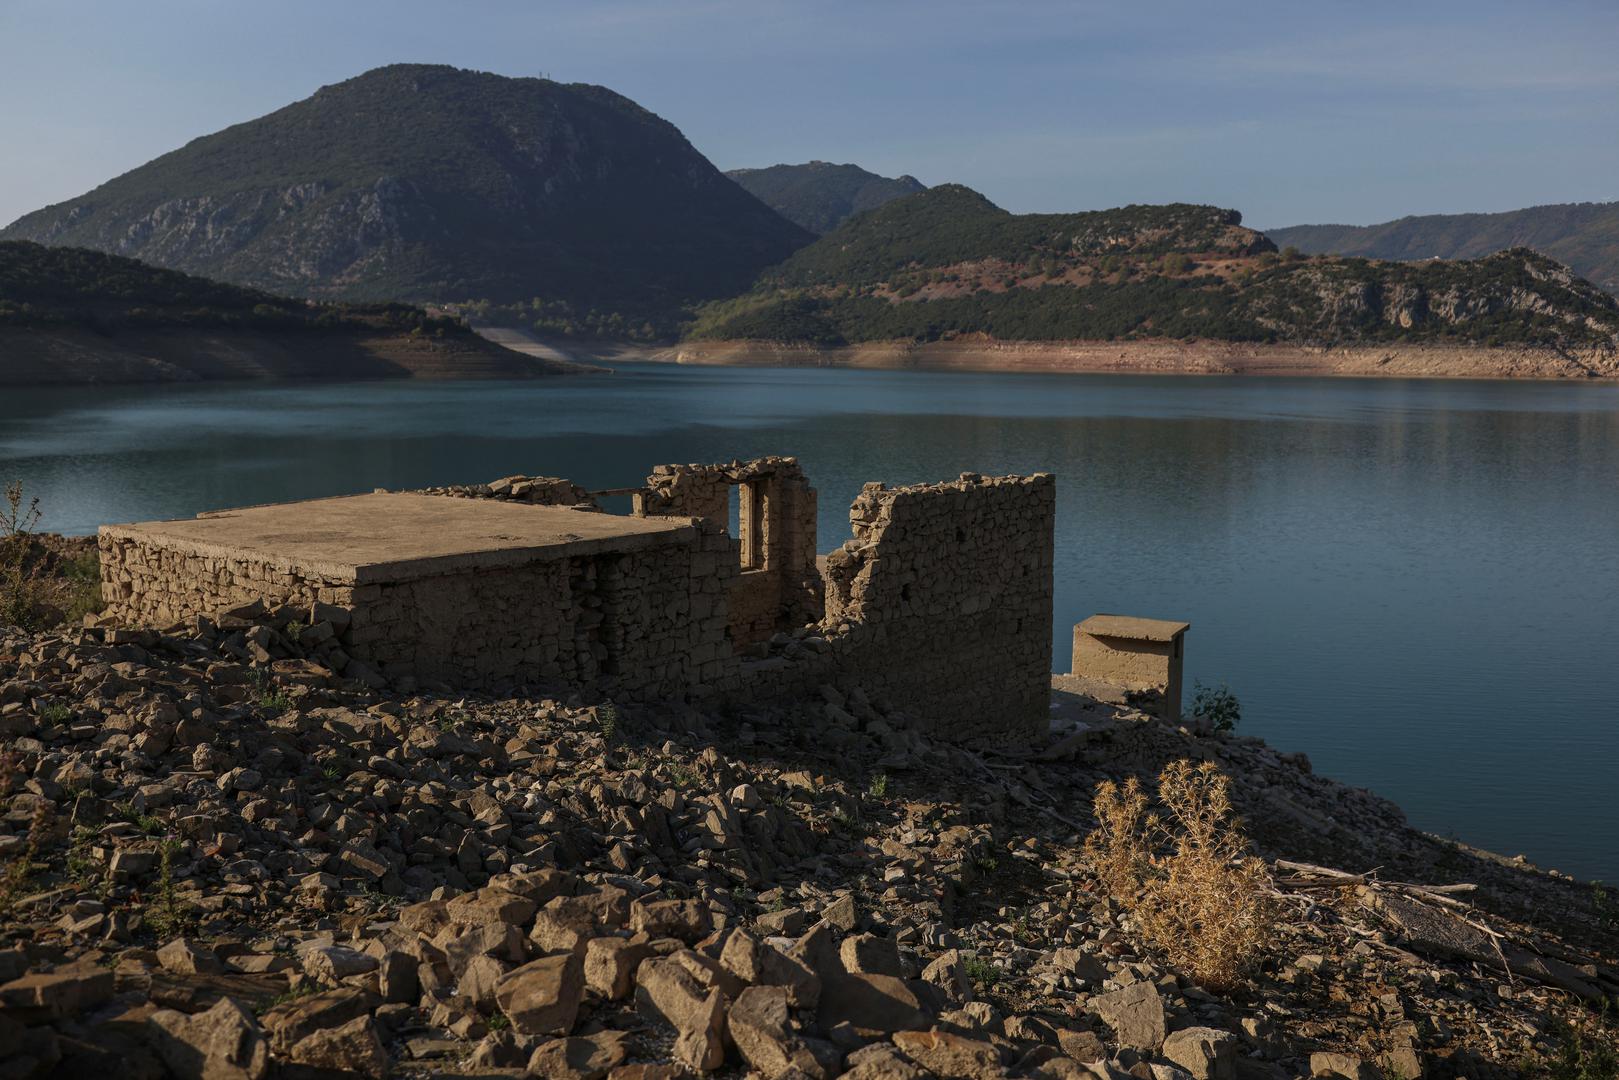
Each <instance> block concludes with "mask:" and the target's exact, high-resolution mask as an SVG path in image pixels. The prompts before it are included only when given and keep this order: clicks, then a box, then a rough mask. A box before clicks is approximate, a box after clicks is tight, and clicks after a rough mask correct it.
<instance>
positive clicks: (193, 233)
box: [0, 64, 809, 310]
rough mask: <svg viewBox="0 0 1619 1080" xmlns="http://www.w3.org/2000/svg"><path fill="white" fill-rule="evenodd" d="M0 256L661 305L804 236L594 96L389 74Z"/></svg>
mask: <svg viewBox="0 0 1619 1080" xmlns="http://www.w3.org/2000/svg"><path fill="white" fill-rule="evenodd" d="M0 238H5V239H27V240H35V241H38V242H41V243H47V244H52V245H77V246H81V247H89V248H94V249H96V250H101V251H107V252H112V253H116V254H121V255H128V256H133V257H136V258H140V259H142V260H144V261H147V262H150V263H153V264H155V265H159V266H165V267H171V268H175V269H181V270H186V271H189V272H193V273H199V274H205V275H208V276H210V277H214V278H218V279H220V280H223V281H230V282H234V283H238V284H245V285H250V286H254V287H259V288H267V289H273V290H275V291H278V292H282V293H290V294H294V295H302V296H316V297H325V298H341V299H350V300H401V299H403V300H464V299H480V298H481V299H488V300H492V301H495V302H507V301H511V300H515V299H527V298H532V297H537V296H538V297H545V298H548V299H551V300H556V301H561V302H567V303H570V304H576V305H582V306H585V307H589V306H592V305H594V306H598V307H612V306H614V305H618V306H619V307H621V308H629V307H634V308H637V309H641V310H651V309H657V308H659V307H661V306H667V305H671V304H676V303H679V302H682V301H688V300H691V299H694V298H703V297H712V296H719V295H725V294H727V293H729V292H733V291H735V290H736V289H739V288H741V287H743V286H745V285H746V283H747V282H748V281H749V280H751V279H752V277H753V276H754V275H755V274H756V273H758V271H759V270H760V269H762V268H763V267H764V266H767V265H769V264H770V263H773V262H776V261H779V260H780V259H781V258H783V257H785V256H786V255H787V254H788V253H790V252H791V251H792V250H793V249H794V248H795V247H797V246H800V245H801V244H803V243H804V242H806V241H807V240H808V239H809V236H808V234H807V233H805V232H803V231H802V230H800V229H799V228H798V227H797V226H795V225H793V224H791V223H790V222H788V221H786V220H784V219H783V218H781V217H780V216H779V215H777V214H776V213H775V212H774V211H772V210H770V209H769V208H768V207H766V206H764V205H763V204H762V203H760V202H759V201H758V200H756V199H754V198H753V197H752V196H751V195H748V194H747V193H746V192H744V191H742V190H741V189H740V188H738V187H737V186H736V185H735V184H733V183H732V182H730V181H729V180H727V179H726V178H725V177H724V176H723V175H722V174H721V173H720V172H719V171H718V170H717V169H715V168H714V167H713V166H712V165H711V164H709V162H708V161H707V160H706V159H705V158H704V157H703V156H702V155H701V154H699V153H698V152H697V151H696V150H695V149H693V148H692V147H691V145H690V144H689V143H688V142H687V141H686V140H685V138H684V137H683V136H681V134H680V132H679V131H678V130H676V129H675V127H674V126H673V125H671V124H669V123H668V122H667V121H665V120H663V119H661V118H659V117H657V116H655V115H653V114H652V113H650V112H648V111H646V110H645V109H642V108H641V107H640V106H638V105H636V104H635V103H634V102H632V101H630V100H629V99H627V98H625V97H622V96H621V95H618V94H615V93H613V92H612V91H611V90H607V89H605V88H603V87H599V86H590V85H585V84H562V83H556V82H551V81H549V80H545V79H532V78H529V79H512V78H505V77H502V76H498V75H491V74H486V73H481V72H473V71H462V70H457V69H455V68H451V67H444V66H433V65H417V64H401V65H395V66H392V67H385V68H379V69H376V70H374V71H370V72H367V73H366V74H364V75H360V76H358V77H356V78H353V79H349V80H347V81H345V82H342V83H338V84H336V85H334V86H327V87H323V88H321V89H320V90H319V91H317V92H316V93H315V94H313V95H312V96H310V97H309V98H306V99H305V100H303V101H300V102H296V103H294V104H292V105H289V106H287V107H286V108H283V109H280V110H278V111H276V112H274V113H271V114H269V115H267V116H264V117H260V118H258V119H256V120H251V121H248V122H246V123H243V124H238V125H235V126H233V127H230V128H227V129H225V130H223V131H220V132H217V133H215V134H213V135H208V136H204V137H203V138H200V139H197V140H194V141H193V142H191V143H189V144H187V145H186V146H184V147H182V148H180V149H178V150H175V151H173V152H171V153H169V154H166V155H164V156H162V157H160V158H157V159H156V160H154V161H152V162H150V163H148V164H147V165H144V166H142V167H140V168H138V169H135V170H133V171H131V172H129V173H126V174H124V175H123V176H120V177H117V178H115V179H113V180H110V181H108V182H107V183H105V184H103V185H102V186H100V187H98V188H96V189H95V190H94V191H91V192H88V193H86V194H85V195H84V196H81V197H80V198H77V199H73V200H70V201H68V202H65V203H61V204H58V205H56V206H50V207H46V208H44V209H42V210H39V211H36V212H35V213H32V214H29V215H26V216H24V217H23V218H21V219H19V220H18V221H16V222H14V223H12V224H11V225H10V226H9V227H7V228H6V229H5V230H4V231H3V232H0Z"/></svg>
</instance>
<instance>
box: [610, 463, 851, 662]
mask: <svg viewBox="0 0 1619 1080" xmlns="http://www.w3.org/2000/svg"><path fill="white" fill-rule="evenodd" d="M732 498H735V499H736V500H737V506H738V514H737V518H738V534H739V535H738V536H737V538H736V539H734V540H731V541H730V543H731V553H732V559H733V561H734V562H735V563H736V565H737V566H738V567H739V568H740V569H741V570H742V572H741V573H740V574H739V575H738V576H737V577H736V579H735V580H734V581H733V582H732V583H731V586H730V589H729V595H728V603H727V608H728V610H729V611H730V615H731V621H730V631H731V641H732V644H733V645H734V646H735V647H736V648H737V649H744V648H746V647H747V646H748V645H750V644H753V643H756V642H760V641H763V640H765V639H766V638H769V637H770V636H771V635H772V634H774V633H776V632H777V631H779V630H784V629H788V628H791V627H796V626H805V625H807V624H810V623H814V622H816V621H818V620H819V619H820V617H821V611H822V592H821V578H820V572H819V571H818V570H817V568H816V565H815V514H816V496H815V489H814V488H812V487H810V486H809V481H808V480H807V479H806V478H805V476H804V472H803V470H802V469H801V468H800V467H799V465H798V460H797V459H796V458H790V457H766V458H757V459H755V460H753V461H746V462H740V461H733V462H731V463H730V464H729V465H659V466H658V467H657V468H656V469H654V470H653V472H652V475H651V476H649V477H647V482H646V488H645V490H644V491H642V492H641V493H640V494H639V495H637V496H636V498H635V509H634V512H635V514H636V515H637V516H639V517H655V516H664V515H673V516H676V517H693V518H705V519H708V520H712V521H717V522H718V523H719V525H720V527H721V528H722V529H726V528H729V524H730V505H731V502H730V500H731V499H732Z"/></svg>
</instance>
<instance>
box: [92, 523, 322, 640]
mask: <svg viewBox="0 0 1619 1080" xmlns="http://www.w3.org/2000/svg"><path fill="white" fill-rule="evenodd" d="M98 543H99V545H100V548H101V598H102V600H103V601H105V603H106V607H105V609H104V614H105V615H106V616H107V617H108V618H110V619H113V620H115V621H118V622H123V623H130V624H137V625H143V626H170V625H173V624H174V623H177V622H181V621H183V620H185V619H189V618H192V617H195V616H213V615H217V614H219V613H220V612H222V611H227V610H229V609H231V608H234V607H240V606H241V605H243V604H250V603H252V602H253V601H254V600H264V601H266V602H267V603H292V602H302V603H313V602H315V601H319V602H321V603H324V604H333V605H335V606H337V607H343V608H347V607H349V606H351V604H352V603H353V584H354V583H353V581H352V579H348V578H345V577H343V576H340V575H331V576H323V575H322V574H321V573H320V572H319V571H318V570H315V569H312V568H310V567H307V566H294V565H292V564H290V563H286V562H278V561H275V560H270V559H252V558H243V557H241V556H240V555H231V554H226V553H224V552H217V553H215V552H208V551H188V550H185V549H182V548H177V547H172V546H167V545H162V544H153V543H149V542H146V541H143V540H140V539H137V538H134V537H131V536H127V535H123V534H121V533H120V532H119V531H118V530H116V529H103V530H102V531H101V535H100V538H99V541H98Z"/></svg>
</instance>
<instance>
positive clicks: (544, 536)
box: [101, 492, 695, 585]
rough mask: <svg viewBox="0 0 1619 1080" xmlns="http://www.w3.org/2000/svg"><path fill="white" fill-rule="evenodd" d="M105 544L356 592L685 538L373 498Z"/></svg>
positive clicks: (177, 527)
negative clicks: (302, 574) (230, 563)
mask: <svg viewBox="0 0 1619 1080" xmlns="http://www.w3.org/2000/svg"><path fill="white" fill-rule="evenodd" d="M101 532H102V533H103V534H104V535H108V536H112V537H115V538H127V539H133V540H137V541H140V542H143V543H148V544H155V545H158V546H162V547H167V548H171V549H174V550H178V551H184V552H186V553H188V554H194V555H202V556H209V557H216V558H227V559H251V560H254V561H257V562H264V563H267V564H269V565H271V566H276V567H279V568H281V569H286V570H300V571H307V572H312V573H315V574H319V575H320V576H322V577H325V578H329V579H331V580H334V581H339V582H352V583H353V584H355V585H367V584H378V583H384V582H393V581H409V580H414V579H416V578H422V577H434V576H437V575H440V574H453V573H459V572H463V571H468V570H479V569H484V568H491V567H506V566H519V565H522V564H523V563H528V562H545V561H551V560H555V559H564V558H571V557H575V556H581V555H595V554H600V553H602V552H612V551H637V550H642V549H645V548H649V547H656V546H659V545H661V544H667V543H671V542H675V541H679V540H684V539H687V538H689V537H690V536H692V535H693V534H694V532H695V527H694V526H693V525H692V524H691V522H690V519H687V518H634V517H621V516H619V515H617V514H600V513H591V512H589V511H583V510H569V509H567V508H565V507H555V506H530V505H527V504H524V503H508V502H501V501H499V500H495V499H459V498H452V497H448V496H442V495H408V494H403V493H397V494H396V493H392V492H378V493H375V494H371V495H349V496H343V497H341V498H335V499H312V500H309V501H307V502H295V503H276V504H273V505H269V506H249V507H244V508H242V509H240V510H216V511H212V512H209V513H206V514H200V515H198V516H197V517H195V518H180V519H177V520H174V521H148V522H142V523H139V524H134V525H104V526H102V528H101Z"/></svg>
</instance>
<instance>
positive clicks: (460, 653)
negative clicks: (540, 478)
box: [100, 493, 733, 697]
mask: <svg viewBox="0 0 1619 1080" xmlns="http://www.w3.org/2000/svg"><path fill="white" fill-rule="evenodd" d="M728 539H729V538H728V537H726V536H725V534H724V533H723V532H722V531H721V530H720V529H719V528H718V527H717V526H715V525H713V524H711V523H708V522H700V521H693V520H691V519H678V518H662V519H656V520H646V521H637V520H635V519H631V518H623V517H616V516H613V515H607V514H599V513H594V512H583V513H582V512H579V511H575V510H564V509H555V508H545V507H539V506H524V505H505V504H502V503H499V502H495V501H485V500H468V501H460V500H456V501H452V500H448V499H442V498H435V497H431V496H423V495H408V494H388V493H378V494H373V495H362V496H354V497H350V498H344V499H321V500H315V501H313V502H307V503H295V504H291V505H288V506H273V507H252V508H248V509H245V510H237V511H227V512H223V513H219V514H212V515H204V516H203V517H200V518H198V519H196V520H194V521H176V522H156V523H151V524H147V525H132V526H108V527H105V528H103V529H102V530H101V536H100V546H101V555H102V592H103V595H104V597H105V599H106V600H107V602H108V612H107V613H108V615H109V616H111V617H113V618H115V619H116V620H118V621H122V622H127V623H137V624H145V625H157V626H167V625H170V624H173V623H176V622H179V621H181V620H184V619H187V618H195V617H205V618H206V617H211V616H214V615H217V614H219V613H221V612H224V611H227V610H229V609H232V608H236V607H239V606H241V605H244V604H248V603H251V602H253V601H255V600H262V601H264V602H266V603H270V604H291V603H298V604H309V605H313V604H315V603H320V604H322V605H329V606H331V607H332V608H334V609H335V613H334V614H332V615H331V616H330V617H328V618H326V619H324V620H322V621H326V622H329V623H331V624H332V626H331V627H330V631H331V632H333V633H336V634H338V635H339V637H340V638H341V644H342V653H341V654H340V656H339V659H338V660H337V661H336V664H337V665H338V666H339V667H341V668H342V669H343V671H340V673H345V674H346V673H347V667H348V663H349V662H350V661H351V660H352V661H358V662H359V664H360V670H362V671H374V672H376V673H378V674H380V675H381V676H383V677H386V678H390V679H410V680H415V681H426V682H432V683H440V684H444V685H446V686H463V687H469V688H480V689H497V688H503V687H510V686H512V685H513V684H515V683H518V682H528V683H541V682H547V681H549V682H559V683H571V684H578V685H591V686H599V687H601V688H602V689H604V690H607V691H609V692H615V693H621V694H625V695H627V696H640V697H652V696H678V695H680V694H683V693H685V692H686V691H687V690H689V689H690V688H691V687H692V686H694V685H700V684H701V683H702V682H703V681H704V680H705V679H708V678H718V677H721V676H723V675H724V674H725V673H726V671H727V670H728V663H729V662H730V661H731V659H732V650H731V649H730V647H729V645H728V643H727V641H726V639H725V631H726V614H725V589H726V587H727V585H728V583H729V580H730V577H731V576H733V572H732V570H731V566H730V562H729V556H730V551H729V547H728V543H727V541H728ZM316 614H321V612H320V611H318V610H312V614H311V619H312V620H313V619H314V616H315V615H316ZM339 624H341V625H339ZM322 632H325V631H322Z"/></svg>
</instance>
